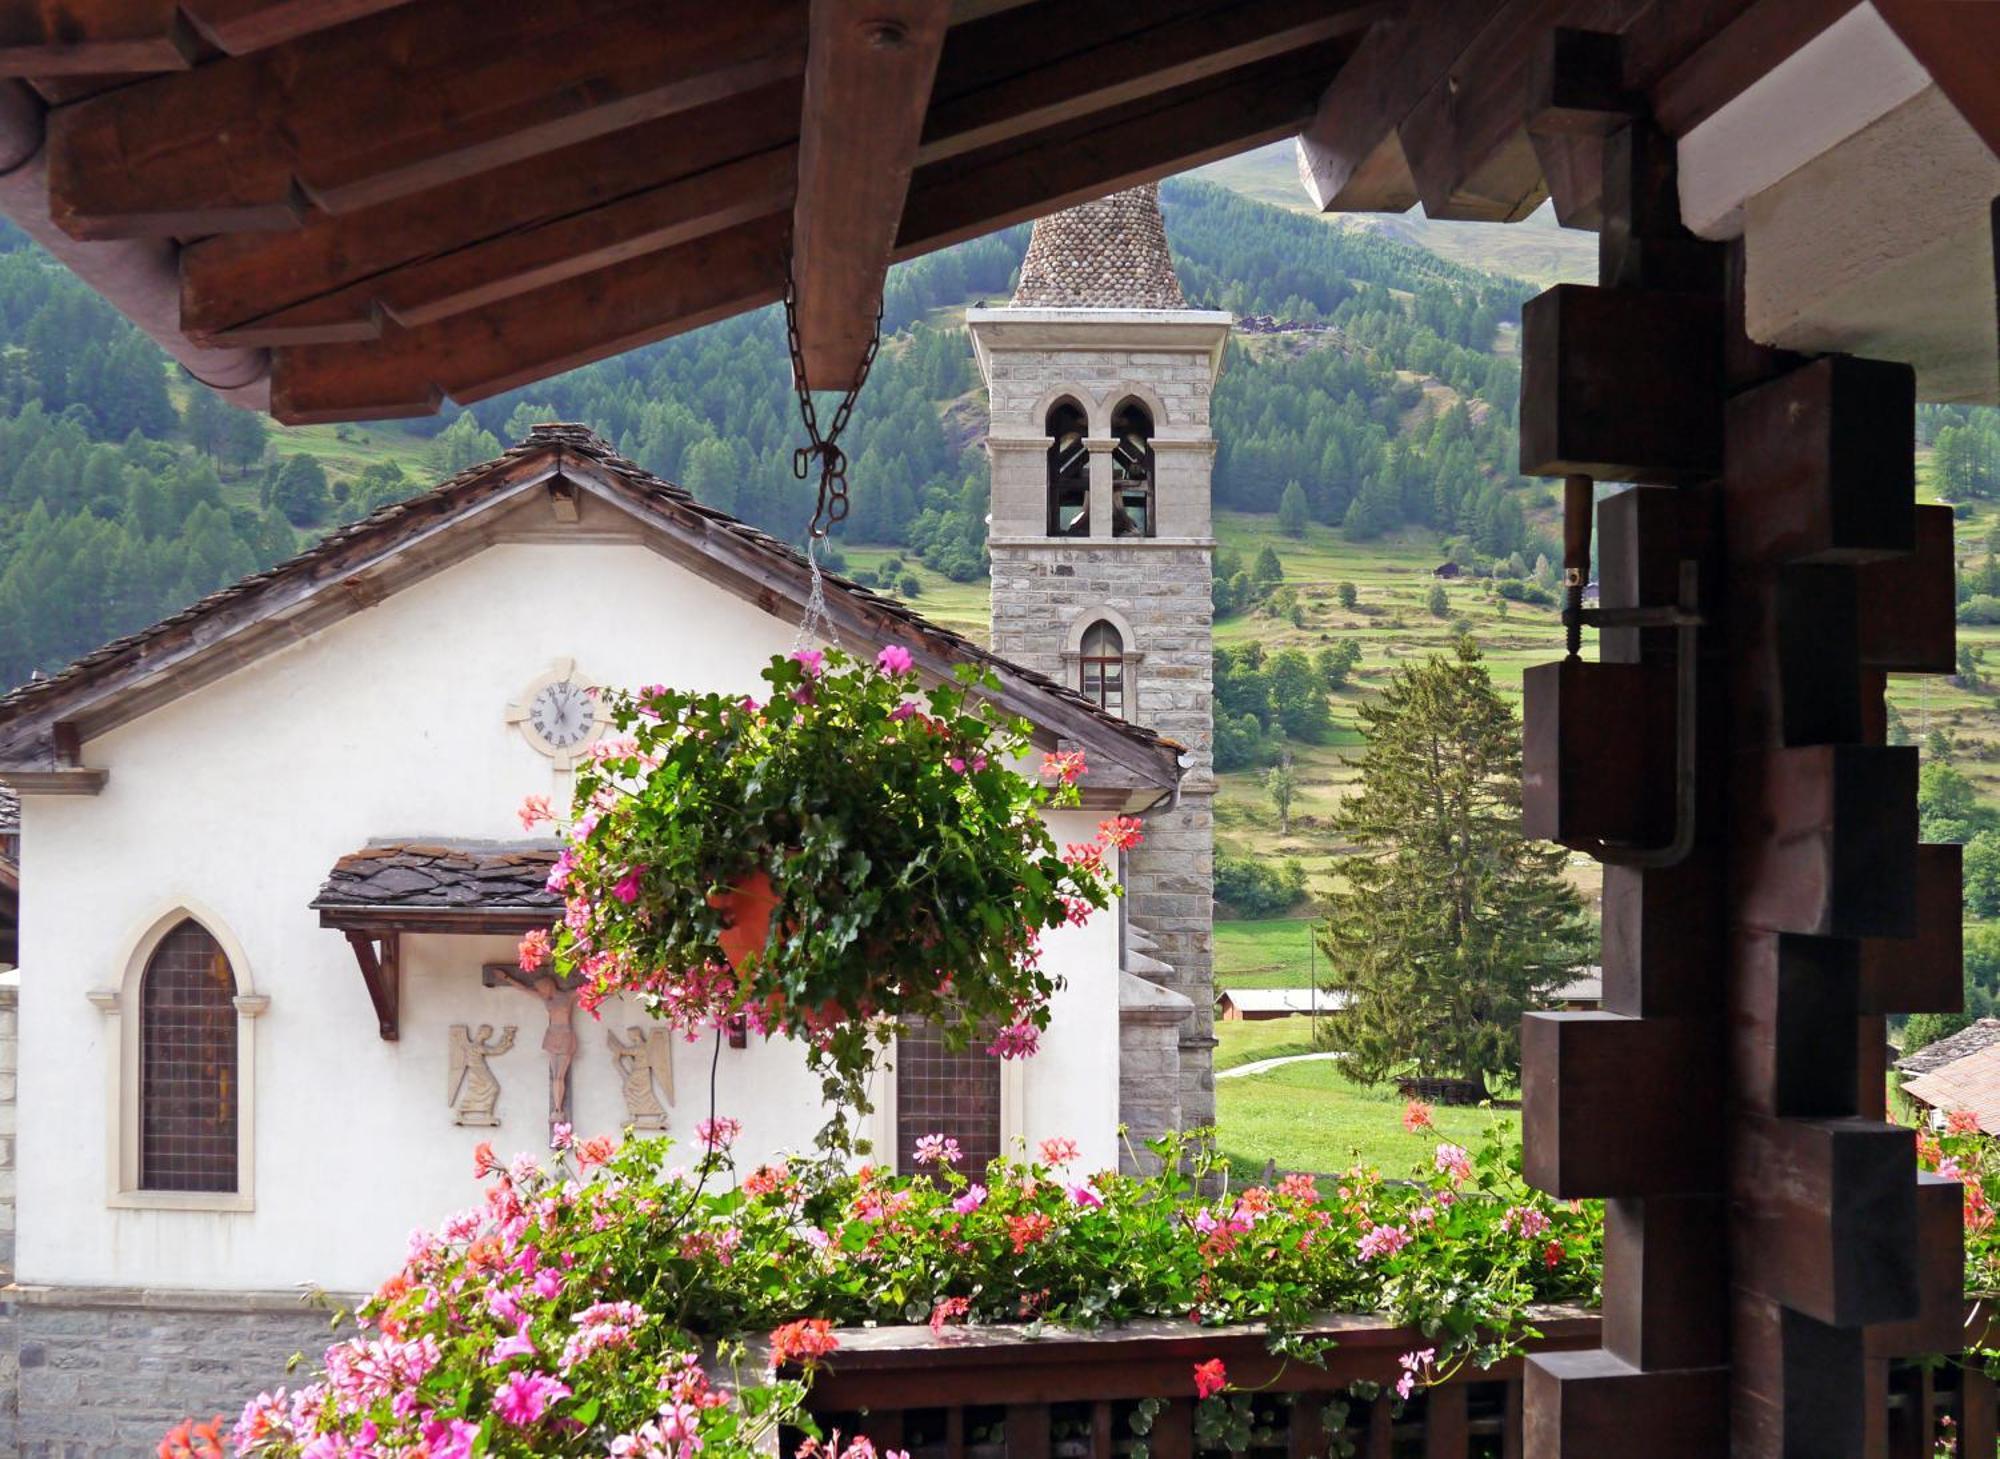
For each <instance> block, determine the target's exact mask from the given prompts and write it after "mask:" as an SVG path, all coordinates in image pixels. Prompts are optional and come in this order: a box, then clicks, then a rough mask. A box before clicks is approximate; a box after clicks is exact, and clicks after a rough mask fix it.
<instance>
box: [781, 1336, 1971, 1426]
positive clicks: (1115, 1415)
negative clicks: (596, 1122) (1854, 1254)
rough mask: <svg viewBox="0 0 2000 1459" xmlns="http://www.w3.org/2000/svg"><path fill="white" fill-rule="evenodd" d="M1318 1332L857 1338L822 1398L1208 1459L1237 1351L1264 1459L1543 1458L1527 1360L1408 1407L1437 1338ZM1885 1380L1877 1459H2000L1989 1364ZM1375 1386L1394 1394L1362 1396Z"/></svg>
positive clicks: (885, 1417) (822, 1406) (858, 1414)
mask: <svg viewBox="0 0 2000 1459" xmlns="http://www.w3.org/2000/svg"><path fill="white" fill-rule="evenodd" d="M1535 1322H1536V1326H1537V1327H1539V1328H1540V1329H1541V1330H1542V1333H1543V1336H1542V1337H1541V1338H1540V1339H1539V1340H1537V1341H1536V1342H1535V1343H1533V1344H1532V1345H1531V1346H1532V1350H1533V1351H1536V1352H1558V1351H1564V1350H1574V1349H1582V1348H1594V1347H1596V1346H1598V1342H1599V1336H1600V1322H1599V1319H1598V1316H1597V1314H1596V1313H1594V1312H1586V1311H1580V1310H1577V1309H1549V1310H1545V1311H1542V1312H1538V1313H1537V1314H1536V1318H1535ZM1317 1330H1318V1331H1321V1332H1325V1333H1327V1334H1329V1335H1331V1336H1333V1337H1335V1338H1336V1339H1337V1340H1338V1346H1336V1347H1335V1348H1334V1349H1333V1350H1332V1352H1330V1353H1329V1354H1328V1356H1327V1362H1326V1366H1325V1367H1315V1366H1312V1365H1311V1364H1308V1363H1303V1362H1298V1361H1293V1362H1283V1361H1280V1360H1278V1359H1275V1358H1273V1357H1272V1356H1271V1354H1270V1352H1269V1351H1268V1350H1267V1348H1266V1347H1265V1341H1264V1334H1263V1331H1262V1330H1261V1329H1258V1328H1254V1327H1244V1328H1226V1329H1216V1328H1199V1327H1196V1326H1194V1325H1193V1324H1191V1323H1174V1322H1159V1321H1150V1322H1143V1323H1135V1324H1132V1325H1130V1326H1126V1327H1120V1328H1116V1329H1106V1330H1104V1331H1101V1332H1094V1333H1077V1332H1069V1331H1043V1332H1039V1333H1037V1332H1036V1331H1034V1330H1032V1329H1029V1328H1013V1327H1006V1328H1002V1327H979V1328H970V1329H954V1330H947V1332H945V1333H944V1334H942V1335H938V1334H933V1333H931V1332H930V1331H929V1330H928V1329H927V1328H920V1327H895V1328H878V1329H873V1330H867V1331H858V1332H857V1331H852V1330H848V1331H843V1332H842V1334H841V1347H840V1350H839V1351H838V1352H837V1353H836V1354H834V1356H833V1357H832V1359H831V1360H830V1362H831V1366H830V1367H829V1368H828V1369H827V1370H825V1371H824V1372H822V1373H821V1375H820V1377H819V1378H818V1380H817V1381H816V1382H815V1383H814V1385H813V1390H812V1401H811V1406H812V1409H813V1412H814V1414H815V1416H816V1417H817V1418H818V1420H819V1422H820V1424H821V1425H822V1427H823V1428H826V1429H838V1430H839V1431H840V1432H841V1433H842V1434H843V1435H844V1436H849V1437H851V1436H853V1435H855V1434H866V1435H867V1436H868V1437H869V1438H870V1439H872V1440H873V1441H874V1443H875V1445H876V1448H877V1449H878V1450H881V1449H906V1450H908V1451H909V1453H910V1456H911V1459H1195V1456H1197V1455H1201V1454H1210V1453H1219V1452H1221V1451H1222V1450H1223V1449H1224V1448H1225V1447H1226V1446H1225V1445H1224V1444H1222V1443H1220V1442H1214V1441H1211V1442H1203V1441H1202V1440H1201V1439H1200V1438H1199V1437H1198V1436H1197V1434H1196V1432H1195V1410H1196V1402H1195V1392H1194V1373H1193V1370H1194V1365H1195V1364H1196V1363H1201V1362H1206V1361H1207V1360H1208V1359H1210V1358H1220V1359H1222V1360H1223V1362H1224V1364H1225V1365H1226V1367H1227V1369H1228V1374H1229V1380H1230V1383H1231V1386H1232V1388H1234V1389H1237V1390H1252V1392H1251V1402H1252V1409H1253V1413H1254V1416H1255V1417H1254V1427H1253V1430H1252V1434H1251V1438H1250V1442H1249V1445H1248V1449H1249V1452H1251V1453H1253V1454H1256V1455H1258V1456H1261V1459H1280V1456H1283V1459H1307V1456H1328V1455H1339V1454H1344V1453H1352V1454H1355V1455H1357V1456H1359V1459H1526V1456H1527V1454H1528V1450H1527V1449H1526V1448H1525V1446H1524V1438H1523V1433H1522V1422H1521V1415H1522V1369H1523V1363H1522V1361H1521V1360H1520V1359H1510V1360H1508V1361H1506V1362H1503V1363H1501V1364H1499V1365H1498V1366H1496V1367H1494V1368H1491V1369H1487V1370H1481V1371H1470V1372H1463V1373H1460V1374H1457V1375H1455V1376H1454V1377H1452V1378H1451V1379H1450V1380H1449V1381H1446V1382H1444V1383H1441V1384H1438V1385H1437V1386H1434V1387H1431V1388H1428V1389H1420V1390H1419V1391H1418V1392H1417V1393H1416V1394H1415V1395H1413V1396H1412V1398H1411V1399H1410V1400H1409V1401H1408V1402H1407V1403H1404V1404H1401V1405H1400V1406H1399V1405H1398V1404H1397V1403H1396V1402H1395V1396H1394V1394H1393V1392H1391V1391H1390V1390H1391V1387H1392V1385H1393V1384H1394V1383H1395V1381H1396V1379H1397V1378H1398V1376H1400V1374H1401V1372H1402V1368H1401V1365H1400V1364H1399V1362H1398V1358H1399V1356H1400V1355H1401V1354H1403V1353H1407V1352H1410V1351H1412V1350H1413V1349H1416V1348H1418V1347H1420V1346H1422V1344H1421V1343H1420V1342H1419V1340H1418V1339H1417V1337H1416V1335H1415V1334H1414V1333H1413V1332H1411V1331H1410V1330H1409V1329H1408V1328H1401V1327H1391V1326H1386V1325H1383V1324H1382V1323H1380V1322H1379V1321H1377V1320H1374V1319H1370V1318H1366V1317H1344V1316H1343V1317H1334V1318H1330V1319H1329V1320H1328V1321H1327V1322H1326V1323H1325V1324H1324V1325H1323V1326H1322V1327H1321V1328H1319V1329H1317ZM1996 1336H2000V1335H1996ZM1867 1375H1868V1384H1869V1387H1870V1389H1871V1393H1870V1402H1869V1412H1870V1416H1871V1424H1870V1429H1871V1432H1870V1435H1869V1447H1868V1453H1869V1455H1870V1456H1871V1459H1874V1456H1881V1459H1935V1456H1937V1455H1938V1454H1940V1453H1941V1452H1945V1451H1944V1450H1943V1449H1942V1448H1941V1444H1943V1443H1944V1441H1947V1440H1949V1441H1951V1449H1950V1452H1953V1453H1955V1454H1957V1455H1960V1456H1972V1455H1978V1456H1981V1459H1986V1456H1992V1455H1994V1454H1995V1452H1996V1445H1995V1386H1994V1384H1993V1382H1992V1381H1991V1380H1990V1379H1988V1378H1986V1377H1985V1375H1984V1374H1983V1373H1980V1372H1977V1371H1972V1372H1968V1371H1967V1370H1966V1369H1964V1368H1963V1367H1962V1366H1960V1365H1959V1364H1958V1363H1955V1362H1948V1363H1945V1364H1943V1365H1941V1366H1939V1365H1936V1364H1929V1365H1927V1364H1924V1363H1921V1362H1917V1361H1912V1360H1884V1359H1872V1360H1870V1361H1869V1362H1868V1364H1867ZM1357 1383H1360V1384H1373V1385H1375V1387H1376V1396H1373V1397H1365V1396H1364V1397H1356V1396H1354V1395H1352V1394H1351V1392H1350V1386H1351V1385H1354V1384H1357ZM1399 1409H1400V1411H1399ZM1343 1445H1346V1446H1351V1447H1343ZM790 1450H791V1446H790V1445H789V1444H788V1445H787V1446H786V1452H790Z"/></svg>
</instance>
